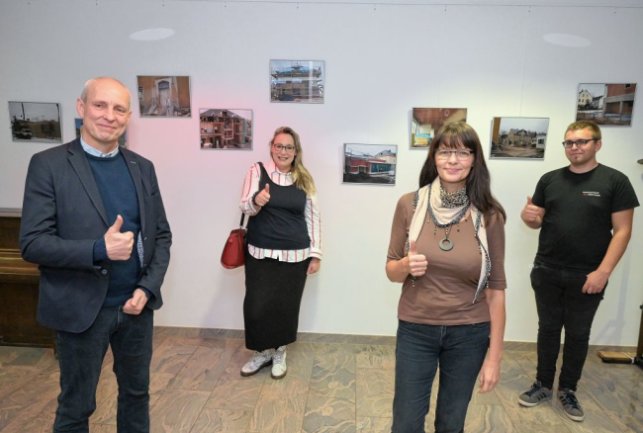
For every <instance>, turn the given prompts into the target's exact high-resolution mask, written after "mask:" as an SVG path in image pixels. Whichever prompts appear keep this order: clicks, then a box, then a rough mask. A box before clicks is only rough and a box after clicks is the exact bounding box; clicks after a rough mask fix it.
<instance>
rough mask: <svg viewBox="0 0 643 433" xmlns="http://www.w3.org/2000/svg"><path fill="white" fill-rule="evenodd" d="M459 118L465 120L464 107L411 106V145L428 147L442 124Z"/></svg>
mask: <svg viewBox="0 0 643 433" xmlns="http://www.w3.org/2000/svg"><path fill="white" fill-rule="evenodd" d="M460 120H462V121H465V122H466V120H467V109H466V108H413V112H412V114H411V147H428V146H429V145H430V144H431V141H432V140H433V137H435V134H436V133H437V132H438V130H439V129H440V128H441V127H442V125H444V124H445V123H448V122H458V121H460Z"/></svg>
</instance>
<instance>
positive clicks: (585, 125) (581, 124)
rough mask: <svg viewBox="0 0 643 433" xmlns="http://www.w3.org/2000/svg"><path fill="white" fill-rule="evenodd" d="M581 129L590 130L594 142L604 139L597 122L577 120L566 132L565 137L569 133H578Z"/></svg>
mask: <svg viewBox="0 0 643 433" xmlns="http://www.w3.org/2000/svg"><path fill="white" fill-rule="evenodd" d="M579 129H589V130H590V131H592V138H593V139H594V140H600V139H601V138H602V135H601V128H600V127H599V126H598V125H597V124H596V122H592V121H591V120H577V121H576V122H573V123H571V124H570V125H569V126H568V127H567V129H566V130H565V135H566V134H567V133H568V132H569V131H578V130H579Z"/></svg>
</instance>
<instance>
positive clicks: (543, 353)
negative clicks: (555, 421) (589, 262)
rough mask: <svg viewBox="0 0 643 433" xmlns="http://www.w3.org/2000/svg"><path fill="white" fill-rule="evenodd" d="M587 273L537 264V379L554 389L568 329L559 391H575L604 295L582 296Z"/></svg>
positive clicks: (534, 283)
mask: <svg viewBox="0 0 643 433" xmlns="http://www.w3.org/2000/svg"><path fill="white" fill-rule="evenodd" d="M586 279H587V273H586V272H578V271H570V270H565V269H556V268H552V267H549V266H545V265H542V264H539V263H534V267H533V269H532V270H531V286H532V287H533V289H534V294H535V295H536V308H537V309H538V368H537V371H536V380H539V381H540V382H541V383H542V384H543V386H546V387H547V388H550V389H551V388H552V386H553V385H554V377H555V376H556V360H557V359H558V353H559V352H560V340H561V332H562V330H563V328H565V346H564V348H563V365H562V368H561V370H560V377H559V378H558V386H559V388H567V389H571V390H574V391H576V386H577V384H578V381H579V380H580V377H581V374H582V372H583V366H584V365H585V358H587V350H588V347H589V334H590V331H591V329H592V322H593V321H594V315H595V314H596V310H597V309H598V305H599V304H600V302H601V300H602V299H603V293H604V292H605V290H603V292H601V293H595V294H590V295H588V294H585V293H582V291H581V289H582V288H583V285H584V284H585V280H586Z"/></svg>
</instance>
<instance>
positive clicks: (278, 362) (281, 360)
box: [270, 346, 288, 379]
mask: <svg viewBox="0 0 643 433" xmlns="http://www.w3.org/2000/svg"><path fill="white" fill-rule="evenodd" d="M287 369H288V367H286V346H280V347H279V348H277V350H275V353H274V354H273V355H272V371H271V373H270V375H271V376H272V378H273V379H281V378H282V377H284V376H285V375H286V370H287Z"/></svg>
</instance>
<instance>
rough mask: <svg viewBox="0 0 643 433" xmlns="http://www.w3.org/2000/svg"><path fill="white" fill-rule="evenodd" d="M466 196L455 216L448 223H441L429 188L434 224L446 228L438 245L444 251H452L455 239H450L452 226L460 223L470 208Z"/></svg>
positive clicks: (430, 209)
mask: <svg viewBox="0 0 643 433" xmlns="http://www.w3.org/2000/svg"><path fill="white" fill-rule="evenodd" d="M464 197H465V203H464V205H463V206H462V209H460V211H459V212H458V213H457V214H456V215H455V217H454V218H453V219H452V220H451V221H449V222H448V223H446V224H440V223H439V222H438V219H437V218H436V217H435V213H433V207H432V206H431V189H429V200H428V201H429V204H428V205H427V207H428V209H429V215H431V220H433V224H434V225H435V227H436V228H441V229H444V238H442V240H441V241H439V242H438V246H439V247H440V249H441V250H442V251H451V250H452V249H453V241H452V240H451V239H449V235H450V234H451V228H452V227H453V225H454V224H458V223H459V222H460V220H461V219H462V217H464V215H465V214H466V213H467V210H468V209H469V206H468V205H469V200H468V197H467V196H466V195H465V196H464Z"/></svg>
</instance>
